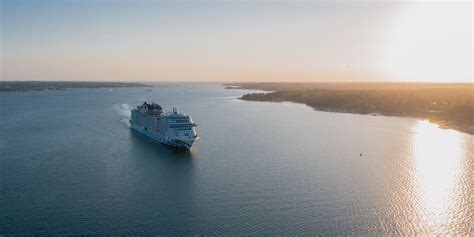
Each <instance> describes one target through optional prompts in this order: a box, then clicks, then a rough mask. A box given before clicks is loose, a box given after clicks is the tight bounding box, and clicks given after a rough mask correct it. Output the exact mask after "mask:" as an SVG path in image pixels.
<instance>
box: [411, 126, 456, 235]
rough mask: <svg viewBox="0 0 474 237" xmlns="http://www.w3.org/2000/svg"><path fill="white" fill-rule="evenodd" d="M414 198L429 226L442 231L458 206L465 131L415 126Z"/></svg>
mask: <svg viewBox="0 0 474 237" xmlns="http://www.w3.org/2000/svg"><path fill="white" fill-rule="evenodd" d="M412 139H413V140H412V152H413V153H412V154H413V164H414V174H413V175H414V177H413V180H414V186H415V194H414V197H413V201H414V203H416V204H417V205H416V208H417V212H418V214H420V216H421V217H422V218H423V220H422V221H423V222H424V223H425V224H426V225H425V226H426V227H427V228H428V229H429V230H432V231H435V230H439V229H440V228H442V226H443V225H444V224H446V222H448V221H449V213H450V210H451V209H452V208H455V205H456V197H458V196H459V194H458V193H456V192H457V191H456V190H457V189H456V186H457V185H458V183H459V179H460V175H461V174H460V173H461V167H460V166H461V164H462V162H461V161H462V156H463V143H462V134H461V133H459V132H456V131H453V130H445V129H440V128H438V127H437V126H436V125H435V124H432V123H430V122H428V121H420V122H418V123H417V124H416V125H415V127H414V128H413V137H412Z"/></svg>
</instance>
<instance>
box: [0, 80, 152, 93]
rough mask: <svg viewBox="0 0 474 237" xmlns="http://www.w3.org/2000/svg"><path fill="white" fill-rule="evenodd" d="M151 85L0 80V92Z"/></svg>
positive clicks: (141, 85) (143, 85) (142, 85)
mask: <svg viewBox="0 0 474 237" xmlns="http://www.w3.org/2000/svg"><path fill="white" fill-rule="evenodd" d="M108 87H152V86H150V85H145V84H141V83H133V82H85V81H0V92H26V91H50V90H65V89H67V88H108Z"/></svg>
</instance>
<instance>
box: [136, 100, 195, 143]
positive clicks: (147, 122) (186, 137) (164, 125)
mask: <svg viewBox="0 0 474 237" xmlns="http://www.w3.org/2000/svg"><path fill="white" fill-rule="evenodd" d="M130 125H131V126H130V127H131V128H132V129H134V130H136V131H138V132H140V133H142V134H144V135H145V136H147V137H150V138H152V139H153V140H155V141H157V142H160V143H163V144H165V145H169V146H172V147H176V148H181V149H190V148H191V146H192V145H193V143H194V142H195V141H197V140H198V139H199V136H198V134H197V132H196V128H195V127H197V124H196V123H194V122H193V120H192V118H191V117H190V116H188V115H186V114H183V113H178V111H177V110H176V108H173V112H167V113H163V109H162V108H161V106H160V105H159V104H156V103H147V102H143V104H142V105H139V106H137V108H136V109H133V110H132V115H131V118H130Z"/></svg>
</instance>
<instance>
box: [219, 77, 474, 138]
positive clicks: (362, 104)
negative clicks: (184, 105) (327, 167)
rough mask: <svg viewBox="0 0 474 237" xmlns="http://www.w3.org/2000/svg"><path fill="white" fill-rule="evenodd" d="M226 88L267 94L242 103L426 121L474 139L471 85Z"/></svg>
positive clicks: (251, 95)
mask: <svg viewBox="0 0 474 237" xmlns="http://www.w3.org/2000/svg"><path fill="white" fill-rule="evenodd" d="M253 85H255V86H253ZM295 85H297V86H301V87H297V86H295ZM224 86H225V88H226V89H243V90H259V91H264V92H263V93H262V92H257V93H247V94H243V95H242V96H241V97H239V98H238V99H240V100H246V101H257V102H291V103H299V104H305V105H307V106H309V107H311V108H313V109H314V110H316V111H324V112H333V113H351V114H360V115H371V116H378V115H380V116H395V117H406V118H415V119H422V120H428V121H429V122H431V123H433V124H436V125H437V126H438V127H439V128H441V129H453V130H456V131H459V132H462V133H465V134H469V135H474V118H473V115H474V100H473V97H472V93H473V89H472V87H471V85H462V86H460V87H459V88H452V87H458V86H459V85H448V87H447V88H439V87H436V88H433V87H432V85H428V86H420V85H417V84H412V85H410V86H411V87H422V88H409V89H407V88H397V87H393V88H390V89H387V86H386V85H381V87H375V88H374V85H373V84H368V86H367V87H362V88H361V87H360V85H357V84H355V87H354V88H352V87H350V84H344V88H331V89H311V88H314V87H319V86H318V84H314V85H310V86H308V84H301V85H300V84H291V85H290V86H289V87H285V84H279V83H271V84H263V83H258V84H251V83H246V84H244V86H242V85H240V84H238V83H234V84H225V85H224ZM390 86H393V84H390ZM436 86H439V85H436ZM450 86H451V87H450ZM305 88H310V89H305ZM271 89H278V90H276V91H275V90H271Z"/></svg>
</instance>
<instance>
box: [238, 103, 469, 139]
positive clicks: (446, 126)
mask: <svg viewBox="0 0 474 237" xmlns="http://www.w3.org/2000/svg"><path fill="white" fill-rule="evenodd" d="M238 99H239V100H244V101H253V102H266V103H282V102H290V103H296V104H304V105H306V106H308V107H310V108H312V109H313V110H315V111H320V112H328V113H344V114H359V115H366V116H385V117H399V118H413V119H421V120H427V121H429V122H430V123H433V124H436V125H437V126H438V128H440V129H452V130H455V131H458V132H462V133H465V134H469V135H474V126H469V125H465V126H463V125H458V124H453V123H451V122H449V121H444V120H436V119H429V118H423V117H414V116H409V115H401V114H390V113H381V112H373V113H360V112H356V111H351V110H340V109H330V108H319V107H313V106H311V105H308V104H305V103H301V102H296V101H286V100H285V101H262V100H248V99H243V98H242V97H239V98H238Z"/></svg>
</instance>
